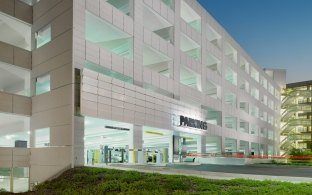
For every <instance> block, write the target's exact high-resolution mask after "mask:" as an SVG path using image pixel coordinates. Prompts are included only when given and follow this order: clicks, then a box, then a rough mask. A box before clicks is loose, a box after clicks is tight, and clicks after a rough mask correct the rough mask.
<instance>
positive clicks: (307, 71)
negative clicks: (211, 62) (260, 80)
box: [198, 0, 312, 83]
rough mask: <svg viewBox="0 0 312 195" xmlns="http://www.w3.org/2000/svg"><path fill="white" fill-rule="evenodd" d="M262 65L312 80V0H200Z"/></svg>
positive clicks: (289, 78) (292, 78)
mask: <svg viewBox="0 0 312 195" xmlns="http://www.w3.org/2000/svg"><path fill="white" fill-rule="evenodd" d="M198 2H199V3H201V4H202V6H203V7H205V8H206V9H207V11H208V12H209V13H210V14H211V15H212V16H213V17H214V18H215V19H216V20H217V21H218V22H219V23H220V24H221V25H222V26H223V27H224V28H225V30H226V31H227V32H228V33H229V34H230V35H231V36H232V37H233V38H234V39H235V40H236V42H238V43H239V44H240V45H241V47H242V48H243V49H244V50H245V51H246V52H247V53H248V54H249V55H250V56H251V57H252V58H253V59H254V60H255V61H256V62H257V64H258V65H259V66H261V67H262V68H282V69H287V82H288V83H289V82H297V81H304V80H312V0H198Z"/></svg>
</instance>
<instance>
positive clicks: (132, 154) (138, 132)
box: [129, 125, 144, 163]
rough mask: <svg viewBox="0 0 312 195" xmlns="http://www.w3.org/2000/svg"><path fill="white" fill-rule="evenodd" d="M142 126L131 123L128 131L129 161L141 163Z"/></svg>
mask: <svg viewBox="0 0 312 195" xmlns="http://www.w3.org/2000/svg"><path fill="white" fill-rule="evenodd" d="M143 159H144V154H143V126H142V125H133V128H132V129H130V132H129V163H143V162H142V161H144V160H143Z"/></svg>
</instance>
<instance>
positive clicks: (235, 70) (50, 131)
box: [0, 0, 280, 186]
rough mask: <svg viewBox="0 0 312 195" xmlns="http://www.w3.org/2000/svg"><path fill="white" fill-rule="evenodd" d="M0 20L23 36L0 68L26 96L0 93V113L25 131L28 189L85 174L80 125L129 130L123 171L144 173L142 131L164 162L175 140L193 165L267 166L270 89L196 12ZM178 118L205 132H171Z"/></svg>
mask: <svg viewBox="0 0 312 195" xmlns="http://www.w3.org/2000/svg"><path fill="white" fill-rule="evenodd" d="M16 1H17V2H20V1H18V0H16ZM22 5H24V4H22ZM4 6H7V5H4ZM4 6H3V7H4ZM16 9H17V8H16ZM0 12H1V13H2V12H3V13H4V15H9V16H10V17H13V18H16V19H17V18H18V20H20V19H21V20H23V22H26V23H28V24H27V25H28V27H29V28H30V29H31V32H30V39H29V44H30V43H31V47H29V48H31V49H29V48H27V49H24V50H25V51H24V50H22V51H20V47H21V46H20V45H17V44H15V43H12V42H9V41H6V40H4V38H3V39H0V51H6V52H1V53H0V61H1V62H5V63H7V64H10V65H12V66H16V67H18V68H23V70H24V69H26V73H25V75H26V76H25V78H28V77H30V78H29V79H28V80H29V82H28V84H27V82H26V81H25V83H26V84H24V86H26V85H29V88H30V89H29V93H28V95H25V93H24V92H23V93H22V92H19V93H12V90H6V88H4V87H2V88H3V89H2V88H0V89H1V92H0V100H1V101H0V112H3V113H11V114H14V115H19V116H20V115H22V116H23V117H26V119H27V120H29V121H30V122H28V123H27V122H25V124H26V126H27V124H28V126H27V128H24V129H27V130H28V131H29V133H28V134H30V135H29V138H28V142H29V143H28V147H29V148H30V149H28V151H27V152H26V153H29V159H28V160H26V161H27V162H26V164H28V165H29V167H30V169H29V182H30V184H31V186H32V185H34V184H35V183H37V182H42V181H44V180H46V179H49V178H51V177H52V176H53V175H55V174H57V173H59V172H61V171H63V170H64V169H66V168H68V167H74V166H80V165H84V164H85V163H86V158H88V154H86V144H87V143H86V139H87V138H86V137H87V136H88V133H90V132H91V131H90V132H88V130H87V126H88V124H87V118H88V117H92V118H94V119H96V120H102V121H105V122H106V123H107V124H109V125H107V126H110V128H112V127H113V128H119V126H118V125H116V124H119V125H122V126H123V127H124V129H127V130H129V131H128V132H126V133H124V134H123V135H124V136H127V139H126V140H124V142H127V143H126V144H124V145H127V147H128V150H129V151H133V152H132V153H131V152H130V153H129V159H128V163H140V162H144V160H142V158H141V157H140V155H142V151H144V150H145V148H146V144H147V143H148V142H149V143H151V137H148V138H146V132H148V133H149V134H153V133H154V134H155V132H158V135H159V137H161V136H163V137H162V138H161V141H162V142H163V144H164V145H165V147H163V148H162V150H163V153H164V154H166V155H168V159H167V160H164V162H165V161H166V162H174V148H175V146H174V141H173V137H174V136H182V135H183V136H184V137H188V136H185V135H190V136H191V137H193V138H194V142H196V144H195V145H196V149H194V150H192V151H193V153H197V154H201V155H202V154H209V153H229V152H230V153H236V152H244V153H245V155H249V154H250V153H251V152H254V153H255V154H258V155H279V131H278V130H279V128H278V127H279V119H280V93H279V92H280V87H279V86H278V84H277V82H276V81H274V80H273V78H272V77H270V75H268V74H266V73H265V72H264V71H263V70H262V69H261V67H259V66H258V65H257V64H256V63H255V62H254V61H253V60H252V59H251V58H250V57H249V56H248V54H247V53H246V52H245V51H244V50H243V49H242V48H241V47H240V46H239V44H238V43H236V42H235V40H233V38H231V36H230V35H229V34H228V33H227V32H226V31H225V30H224V29H223V28H222V27H221V26H220V25H219V24H218V23H217V22H216V21H215V20H214V19H213V18H212V17H211V16H210V15H209V13H207V11H206V10H205V9H204V8H203V7H201V6H200V4H199V3H198V2H197V1H194V0H175V1H170V0H144V1H143V0H142V1H137V0H125V1H119V0H116V1H115V0H114V1H111V0H107V1H106V0H56V1H50V0H41V1H39V2H38V3H36V4H35V5H33V6H30V5H27V6H26V8H25V11H24V12H22V13H23V14H19V15H14V13H18V12H16V11H15V12H14V11H12V12H10V11H7V10H0ZM29 12H31V13H30V14H32V17H30V18H29V16H28V15H27V14H25V13H28V14H29ZM7 33H8V32H7ZM8 34H9V33H8ZM0 38H1V35H0ZM26 43H28V42H26ZM14 44H15V45H14ZM25 48H26V47H25ZM11 51H12V52H11ZM10 52H11V53H12V54H11V53H10ZM11 58H12V60H11ZM21 59H22V60H21ZM0 65H1V64H0ZM3 66H4V67H5V66H6V65H3ZM0 68H1V66H0ZM23 74H24V73H23ZM1 76H3V75H1V74H0V79H1ZM27 76H28V77H27ZM26 80H27V79H26ZM29 83H30V84H29ZM47 83H48V84H47ZM0 87H1V86H0ZM25 88H26V87H25ZM21 94H22V95H21ZM2 100H3V101H2ZM180 116H184V117H188V118H191V119H195V120H199V121H202V122H206V123H207V129H199V128H190V127H186V126H180V123H179V118H180ZM26 119H25V120H26ZM19 120H20V119H19ZM0 122H1V120H0ZM19 122H20V121H19ZM105 122H104V123H103V124H104V125H106V123H105ZM114 124H115V125H114ZM0 125H1V124H0ZM101 125H102V124H101ZM103 127H104V126H103ZM105 128H106V126H105ZM2 129H5V128H1V126H0V132H1V131H2ZM106 129H107V128H106ZM150 129H152V130H150ZM153 129H154V130H153ZM155 129H156V130H155ZM104 130H105V129H104ZM98 131H100V130H98ZM159 132H161V133H159ZM1 135H2V134H1ZM1 135H0V139H1ZM9 135H10V134H3V136H4V137H5V136H9ZM39 135H42V136H41V137H39ZM160 135H161V136H160ZM183 136H182V137H183ZM103 137H104V136H102V138H103ZM159 137H158V138H159ZM5 138H11V137H5ZM5 138H4V139H5ZM158 138H157V139H158ZM147 139H149V140H148V141H147ZM157 139H156V138H155V140H156V141H155V140H154V142H153V146H154V145H157ZM164 140H165V141H164ZM120 142H122V141H120ZM155 142H156V143H155ZM210 143H213V144H214V146H210V145H209V144H210ZM0 147H1V145H0ZM11 147H14V146H11ZM211 147H213V148H214V149H213V151H211V150H210V149H211ZM167 150H168V151H167ZM0 153H1V148H0ZM167 153H168V154H167ZM9 156H10V155H9V154H8V155H7V158H10V157H9ZM1 158H4V157H0V162H2V161H3V162H4V161H6V160H5V159H4V160H3V159H1ZM5 158H6V157H5ZM158 158H160V157H158ZM162 158H164V159H166V157H162ZM92 161H93V160H92ZM92 163H93V162H92ZM12 164H13V163H11V164H10V163H7V165H5V167H11V165H12ZM12 167H13V165H12ZM0 168H1V167H0Z"/></svg>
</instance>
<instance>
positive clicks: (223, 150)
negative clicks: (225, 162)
mask: <svg viewBox="0 0 312 195" xmlns="http://www.w3.org/2000/svg"><path fill="white" fill-rule="evenodd" d="M224 152H225V137H224V136H222V137H221V153H224Z"/></svg>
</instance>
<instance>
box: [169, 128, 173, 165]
mask: <svg viewBox="0 0 312 195" xmlns="http://www.w3.org/2000/svg"><path fill="white" fill-rule="evenodd" d="M168 142H169V148H168V162H169V163H173V133H172V134H170V135H168Z"/></svg>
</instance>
